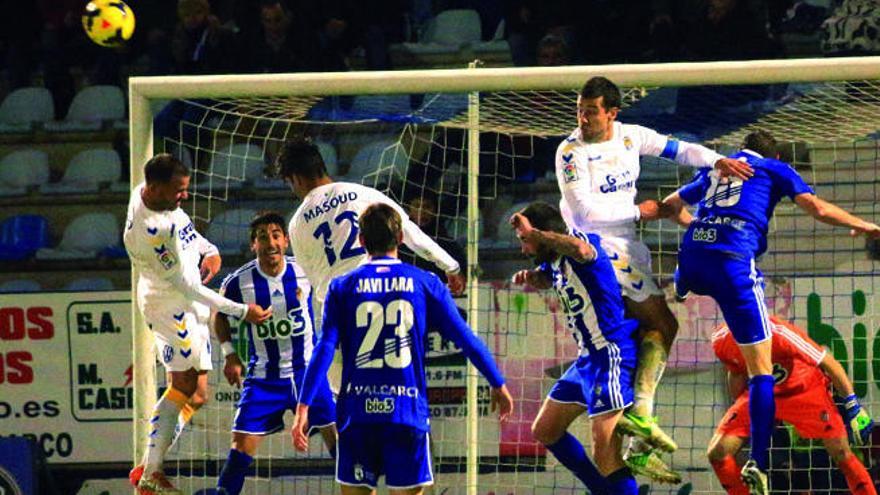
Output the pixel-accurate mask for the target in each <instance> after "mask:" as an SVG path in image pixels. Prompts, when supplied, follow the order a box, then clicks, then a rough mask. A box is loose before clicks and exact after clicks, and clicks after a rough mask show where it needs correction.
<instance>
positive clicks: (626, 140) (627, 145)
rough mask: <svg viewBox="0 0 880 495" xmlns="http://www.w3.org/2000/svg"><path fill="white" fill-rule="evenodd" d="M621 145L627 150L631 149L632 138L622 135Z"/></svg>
mask: <svg viewBox="0 0 880 495" xmlns="http://www.w3.org/2000/svg"><path fill="white" fill-rule="evenodd" d="M623 147H624V148H626V150H627V151H629V150H631V149H632V147H633V140H632V139H630V138H629V136H623Z"/></svg>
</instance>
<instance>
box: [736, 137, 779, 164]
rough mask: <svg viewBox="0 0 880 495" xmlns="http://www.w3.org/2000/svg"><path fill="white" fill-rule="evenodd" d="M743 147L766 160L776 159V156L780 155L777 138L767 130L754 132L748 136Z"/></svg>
mask: <svg viewBox="0 0 880 495" xmlns="http://www.w3.org/2000/svg"><path fill="white" fill-rule="evenodd" d="M742 147H743V148H744V149H749V150H752V151H754V152H755V153H758V154H760V155H761V156H763V157H764V158H776V155H777V154H778V153H779V146H778V145H777V143H776V138H774V137H773V135H772V134H770V133H769V132H767V131H765V130H757V131H752V132H750V133H748V134H746V137H745V139H743V143H742Z"/></svg>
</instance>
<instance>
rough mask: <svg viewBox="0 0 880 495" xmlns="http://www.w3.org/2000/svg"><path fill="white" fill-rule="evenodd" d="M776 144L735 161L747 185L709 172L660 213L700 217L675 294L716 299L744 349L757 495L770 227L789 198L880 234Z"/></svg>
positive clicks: (684, 248) (750, 145) (758, 135)
mask: <svg viewBox="0 0 880 495" xmlns="http://www.w3.org/2000/svg"><path fill="white" fill-rule="evenodd" d="M775 156H776V140H775V139H774V138H773V136H771V135H770V134H769V133H767V132H764V131H756V132H752V133H750V134H749V135H747V136H746V138H745V141H744V142H743V150H742V151H740V152H739V153H737V154H735V155H733V156H732V158H734V159H736V160H739V161H742V162H744V163H748V164H750V165H751V166H752V168H753V170H754V176H753V177H752V178H751V179H749V180H748V181H746V182H743V181H742V180H741V179H740V178H738V177H730V176H727V177H725V176H723V174H720V173H719V172H718V171H710V170H709V169H703V170H700V171H698V172H697V174H696V176H695V177H694V180H693V181H692V182H690V183H689V184H687V185H685V186H683V187H682V188H681V189H679V190H678V191H676V192H675V193H673V194H671V195H670V196H669V197H667V198H665V199H664V200H663V203H664V204H663V208H661V209H660V210H658V212H657V213H658V214H660V213H662V214H664V215H669V216H672V217H679V214H680V212H681V211H682V208H683V206H684V204H685V203H687V204H697V203H699V205H698V208H697V213H696V217H695V218H694V219H693V221H691V222H690V225H689V227H688V230H687V231H686V232H685V234H684V239H682V242H681V249H680V251H679V253H678V268H677V269H676V273H675V279H676V292H677V293H678V295H679V296H680V297H684V296H685V295H686V294H687V292H688V291H692V292H694V293H696V294H702V295H707V296H711V297H712V298H713V299H714V300H715V302H716V303H718V306H719V307H720V308H721V313H722V314H723V316H724V320H725V321H726V322H727V324H728V325H729V326H730V331H731V333H732V334H733V338H734V339H735V340H736V342H737V344H738V345H739V346H740V350H741V351H742V354H743V358H744V359H745V363H746V369H747V370H748V373H749V377H750V378H749V415H750V417H751V434H750V437H751V439H752V450H751V459H750V460H749V461H748V462H746V464H745V465H744V466H743V468H742V477H743V481H745V483H746V484H747V485H748V486H749V489H750V490H751V493H753V494H759V495H764V494H767V493H769V487H768V484H767V468H768V467H769V466H768V463H769V458H768V455H767V449H768V447H769V444H770V436H771V433H772V429H773V411H774V407H775V403H774V401H773V375H772V372H773V364H772V361H771V352H770V351H771V345H772V333H771V328H772V325H771V324H770V320H769V318H768V313H767V307H766V305H765V302H764V279H763V277H762V275H761V272H760V270H758V268H757V266H756V264H755V260H756V258H757V257H758V256H760V255H761V254H763V253H764V251H766V250H767V225H768V223H769V221H770V218H771V217H772V215H773V210H774V209H775V207H776V205H777V203H779V201H780V200H781V199H782V197H783V196H788V197H789V198H791V199H792V200H793V201H794V202H795V204H797V205H798V206H799V207H801V209H803V210H804V211H806V212H807V213H808V214H809V215H810V216H812V217H814V218H815V219H817V220H819V221H821V222H824V223H827V224H830V225H839V226H844V227H849V228H850V229H851V231H850V234H851V235H857V234H859V233H863V234H866V235H868V236H870V237H878V236H880V227H878V226H877V225H876V224H873V223H871V222H867V221H865V220H862V219H860V218H858V217H855V216H853V215H851V214H849V213H847V212H846V211H844V210H842V209H841V208H839V207H837V206H834V205H833V204H831V203H828V202H827V201H824V200H822V199H819V198H818V197H817V196H816V195H815V193H814V192H813V189H812V188H810V186H808V185H807V184H806V183H805V182H804V180H803V179H802V178H801V176H800V175H799V174H798V173H797V172H796V171H795V170H794V169H793V168H792V167H791V166H790V165H788V164H787V163H784V162H781V161H778V160H776V159H774V158H765V157H775Z"/></svg>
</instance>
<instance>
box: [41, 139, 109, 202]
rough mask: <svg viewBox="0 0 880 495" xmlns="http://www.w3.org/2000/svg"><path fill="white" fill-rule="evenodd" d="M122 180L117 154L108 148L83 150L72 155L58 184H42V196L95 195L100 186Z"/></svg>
mask: <svg viewBox="0 0 880 495" xmlns="http://www.w3.org/2000/svg"><path fill="white" fill-rule="evenodd" d="M121 178H122V162H121V160H120V159H119V153H117V152H116V151H115V150H112V149H109V148H97V149H88V150H83V151H80V152H79V153H77V154H76V155H74V157H73V158H71V159H70V162H68V164H67V168H66V169H65V170H64V177H62V178H61V181H60V182H55V183H48V184H43V185H42V186H40V192H42V193H44V194H78V193H95V192H98V189H99V188H100V187H101V185H102V184H105V183H109V184H115V183H117V182H119V180H120V179H121Z"/></svg>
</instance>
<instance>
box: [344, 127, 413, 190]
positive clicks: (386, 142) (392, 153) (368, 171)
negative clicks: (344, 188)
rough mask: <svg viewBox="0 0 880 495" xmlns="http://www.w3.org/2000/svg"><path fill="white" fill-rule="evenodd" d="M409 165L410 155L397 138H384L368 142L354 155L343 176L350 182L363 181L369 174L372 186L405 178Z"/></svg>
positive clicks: (368, 182)
mask: <svg viewBox="0 0 880 495" xmlns="http://www.w3.org/2000/svg"><path fill="white" fill-rule="evenodd" d="M408 166H409V155H408V154H407V152H406V149H405V148H404V147H403V145H402V144H400V142H399V141H397V140H396V139H394V140H392V139H383V140H380V141H375V142H372V143H368V144H366V145H365V146H363V147H362V148H361V149H359V150H358V152H357V153H356V154H355V155H354V158H352V160H351V167H350V168H349V169H348V173H347V174H345V176H344V177H343V178H342V180H346V181H349V182H357V183H362V182H363V181H364V178H365V177H366V176H367V175H372V177H371V178H372V179H375V180H369V179H368V180H367V182H366V184H367V185H370V186H374V185H376V183H380V182H386V181H390V180H392V179H403V178H404V177H406V172H407V168H408Z"/></svg>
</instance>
